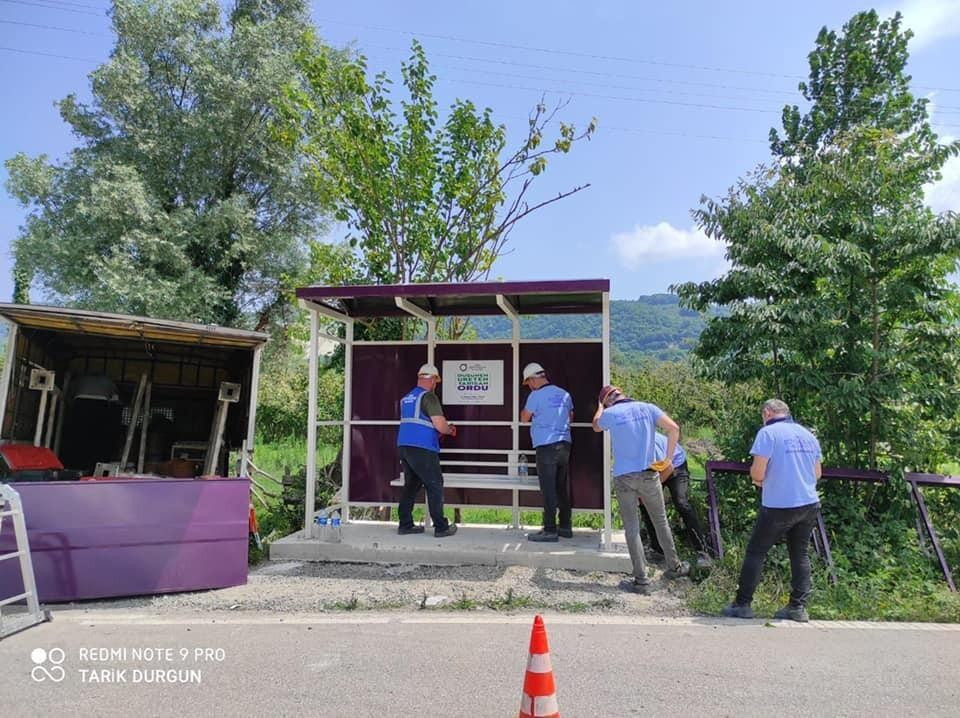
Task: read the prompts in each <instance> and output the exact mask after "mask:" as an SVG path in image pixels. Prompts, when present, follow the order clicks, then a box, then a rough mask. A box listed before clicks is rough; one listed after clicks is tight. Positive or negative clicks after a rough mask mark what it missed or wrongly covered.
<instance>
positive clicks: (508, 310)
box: [497, 294, 520, 529]
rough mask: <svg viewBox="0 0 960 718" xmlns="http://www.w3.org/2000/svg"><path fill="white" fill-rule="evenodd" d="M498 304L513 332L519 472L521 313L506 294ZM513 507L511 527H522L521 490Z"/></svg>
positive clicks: (515, 491) (515, 492)
mask: <svg viewBox="0 0 960 718" xmlns="http://www.w3.org/2000/svg"><path fill="white" fill-rule="evenodd" d="M497 306H498V307H500V311H502V312H503V313H504V314H506V315H507V316H508V317H509V318H510V324H511V326H512V328H513V332H512V334H511V335H510V336H511V339H510V347H511V354H512V355H513V411H512V412H511V415H510V422H511V423H510V426H511V428H512V434H513V451H512V452H511V454H510V460H511V461H512V462H513V465H514V467H515V468H514V471H516V472H517V473H518V474H519V466H520V382H519V381H517V380H518V379H519V378H520V313H519V312H517V309H516V307H514V306H513V304H511V303H510V300H509V299H507V298H506V297H505V296H504V295H502V294H498V295H497ZM512 495H513V496H512V504H513V505H512V507H511V508H512V509H513V525H512V526H511V528H515V529H518V528H520V491H519V489H513V491H512Z"/></svg>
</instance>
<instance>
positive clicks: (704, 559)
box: [697, 551, 713, 571]
mask: <svg viewBox="0 0 960 718" xmlns="http://www.w3.org/2000/svg"><path fill="white" fill-rule="evenodd" d="M712 566H713V559H712V558H710V555H709V554H708V553H706V552H705V551H701V552H700V553H698V554H697V568H698V569H700V570H701V571H706V570H707V569H708V568H711V567H712Z"/></svg>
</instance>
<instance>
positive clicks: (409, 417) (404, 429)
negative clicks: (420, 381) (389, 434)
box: [397, 386, 440, 453]
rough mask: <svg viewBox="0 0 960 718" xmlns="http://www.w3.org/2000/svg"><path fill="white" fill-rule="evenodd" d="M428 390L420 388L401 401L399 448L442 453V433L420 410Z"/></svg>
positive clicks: (398, 434) (415, 388)
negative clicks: (404, 447) (409, 447)
mask: <svg viewBox="0 0 960 718" xmlns="http://www.w3.org/2000/svg"><path fill="white" fill-rule="evenodd" d="M426 393H427V390H426V389H423V388H421V387H419V386H417V387H414V388H413V390H412V391H411V392H410V393H409V394H407V395H406V396H405V397H403V398H402V399H401V400H400V431H399V432H398V433H397V446H416V447H418V448H421V449H427V450H429V451H436V452H437V453H439V452H440V432H439V431H437V429H436V427H434V425H433V422H432V421H430V417H429V416H428V415H427V414H425V413H424V412H423V409H421V408H420V402H421V401H423V395H424V394H426Z"/></svg>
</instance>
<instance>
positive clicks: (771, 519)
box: [723, 399, 823, 622]
mask: <svg viewBox="0 0 960 718" xmlns="http://www.w3.org/2000/svg"><path fill="white" fill-rule="evenodd" d="M762 414H763V427H762V428H761V429H760V431H759V432H757V436H756V438H755V439H754V440H753V448H751V449H750V453H751V454H752V455H753V464H752V465H751V466H750V478H751V480H752V481H753V483H754V485H755V486H759V487H760V488H761V490H762V494H761V498H760V513H758V514H757V522H756V524H755V525H754V527H753V533H752V534H751V536H750V541H749V542H748V543H747V553H746V555H745V556H744V558H743V566H742V567H741V569H740V581H739V585H738V587H737V595H736V598H734V600H733V603H731V604H730V605H729V606H727V607H726V608H724V609H723V615H724V616H730V617H732V618H753V609H752V608H751V607H750V604H751V603H752V601H753V593H754V591H756V588H757V584H759V583H760V573H761V571H762V570H763V562H764V559H766V557H767V553H768V552H769V551H770V549H771V548H772V547H773V546H774V545H775V544H776V543H777V542H778V541H779V540H780V539H782V538H783V537H784V536H786V539H787V551H788V552H789V554H790V574H791V580H790V586H791V591H790V603H788V604H787V605H786V606H784V607H783V608H781V609H780V610H779V611H777V612H776V613H775V614H773V617H774V618H788V619H791V620H793V621H801V622H805V621H808V620H810V619H809V617H808V616H807V608H806V606H807V598H808V597H809V595H810V558H809V556H808V555H807V548H808V545H809V543H810V533H811V532H812V531H813V528H814V526H816V524H817V516H818V515H819V513H820V497H819V496H818V495H817V481H818V480H819V478H820V473H821V466H820V462H821V461H822V459H823V456H822V454H821V451H820V442H819V441H817V437H815V436H814V435H813V434H812V433H810V431H809V430H807V429H805V428H804V427H802V426H800V424H797V423H795V422H794V421H793V419H791V418H790V407H788V406H787V405H786V403H785V402H782V401H780V400H779V399H770V400H769V401H767V402H765V403H764V405H763V411H762Z"/></svg>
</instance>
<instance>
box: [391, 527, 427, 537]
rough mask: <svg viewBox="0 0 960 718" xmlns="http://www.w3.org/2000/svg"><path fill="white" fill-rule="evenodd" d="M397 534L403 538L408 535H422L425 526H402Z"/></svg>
mask: <svg viewBox="0 0 960 718" xmlns="http://www.w3.org/2000/svg"><path fill="white" fill-rule="evenodd" d="M397 533H398V534H400V535H401V536H406V535H407V534H422V533H423V526H401V527H400V528H398V529H397Z"/></svg>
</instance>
